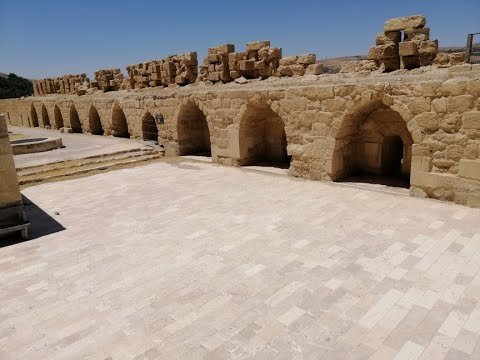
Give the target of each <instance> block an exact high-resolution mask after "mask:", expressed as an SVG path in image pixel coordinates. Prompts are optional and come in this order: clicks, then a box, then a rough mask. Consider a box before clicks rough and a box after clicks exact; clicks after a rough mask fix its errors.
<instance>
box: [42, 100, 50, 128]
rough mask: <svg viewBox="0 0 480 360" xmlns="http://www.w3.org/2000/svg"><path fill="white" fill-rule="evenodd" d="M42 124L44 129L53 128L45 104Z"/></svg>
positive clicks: (43, 105)
mask: <svg viewBox="0 0 480 360" xmlns="http://www.w3.org/2000/svg"><path fill="white" fill-rule="evenodd" d="M42 123H43V127H47V126H48V127H51V124H50V117H49V116H48V111H47V108H46V106H45V104H42Z"/></svg>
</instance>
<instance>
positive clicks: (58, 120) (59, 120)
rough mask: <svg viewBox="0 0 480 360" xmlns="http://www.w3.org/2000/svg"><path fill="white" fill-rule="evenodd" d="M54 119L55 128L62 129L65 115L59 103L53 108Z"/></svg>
mask: <svg viewBox="0 0 480 360" xmlns="http://www.w3.org/2000/svg"><path fill="white" fill-rule="evenodd" d="M53 119H54V121H55V129H61V128H62V127H63V116H62V112H61V111H60V108H59V107H58V105H55V109H54V110H53Z"/></svg>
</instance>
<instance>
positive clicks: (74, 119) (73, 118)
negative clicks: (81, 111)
mask: <svg viewBox="0 0 480 360" xmlns="http://www.w3.org/2000/svg"><path fill="white" fill-rule="evenodd" d="M70 127H71V128H72V131H73V132H74V133H81V132H82V124H81V122H80V118H79V117H78V112H77V109H76V108H75V105H73V104H72V105H71V106H70Z"/></svg>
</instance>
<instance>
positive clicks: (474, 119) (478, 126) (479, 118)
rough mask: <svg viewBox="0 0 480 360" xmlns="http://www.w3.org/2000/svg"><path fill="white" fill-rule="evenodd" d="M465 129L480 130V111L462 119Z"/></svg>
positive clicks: (468, 113) (464, 115) (465, 115)
mask: <svg viewBox="0 0 480 360" xmlns="http://www.w3.org/2000/svg"><path fill="white" fill-rule="evenodd" d="M462 121H463V128H464V129H474V130H480V111H470V112H466V113H464V114H463V117H462Z"/></svg>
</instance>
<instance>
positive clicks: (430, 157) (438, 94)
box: [0, 64, 480, 207]
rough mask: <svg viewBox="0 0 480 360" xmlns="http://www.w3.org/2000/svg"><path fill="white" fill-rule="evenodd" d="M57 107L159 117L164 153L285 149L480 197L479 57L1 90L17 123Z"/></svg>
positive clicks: (90, 124) (43, 122)
mask: <svg viewBox="0 0 480 360" xmlns="http://www.w3.org/2000/svg"><path fill="white" fill-rule="evenodd" d="M56 107H57V108H58V109H59V112H60V115H61V116H62V118H63V123H64V126H65V127H72V126H71V124H70V122H71V118H72V115H71V114H77V115H78V119H79V122H80V123H81V129H82V131H83V132H86V133H89V132H92V133H95V134H100V133H103V134H105V135H110V134H113V135H115V136H130V137H133V138H146V135H145V134H146V131H145V129H149V130H148V133H149V134H150V136H151V134H152V128H153V130H154V131H155V129H156V131H157V132H158V142H159V143H160V144H161V145H163V146H164V147H165V150H166V154H167V155H177V154H188V153H194V152H211V155H212V160H213V162H216V163H220V164H225V165H237V166H238V165H246V164H249V163H253V162H255V161H261V160H265V161H280V160H282V161H289V173H290V175H292V176H297V177H303V178H307V179H316V180H324V181H332V180H333V181H340V180H342V179H344V178H345V177H347V176H349V175H351V174H355V173H358V172H367V173H371V174H387V173H390V172H391V173H395V174H398V176H402V177H404V178H406V179H408V178H409V179H410V184H411V194H412V195H414V196H428V197H432V198H437V199H443V200H448V201H455V202H457V203H460V204H466V205H469V206H478V207H480V172H479V169H480V165H479V161H480V160H479V158H480V156H479V155H480V66H478V65H469V64H464V65H458V66H453V67H451V68H448V69H434V68H430V67H425V68H422V69H416V70H412V71H409V72H405V73H397V74H392V75H390V74H376V73H375V74H374V73H372V74H370V75H358V74H356V75H355V74H354V75H352V74H335V75H325V74H324V75H320V76H315V75H310V76H303V77H294V78H275V79H273V78H272V79H269V80H265V81H253V82H250V83H247V84H235V83H230V84H223V85H213V86H205V85H204V84H196V85H189V86H187V87H183V88H178V89H170V88H165V89H156V88H151V89H142V90H139V91H136V92H126V91H117V92H110V93H105V94H92V95H86V96H82V97H78V96H69V95H66V96H60V95H53V96H45V97H33V98H26V99H15V100H3V101H0V112H5V113H8V115H9V121H10V123H11V124H13V125H21V126H34V125H33V124H34V123H35V121H34V120H33V119H34V118H36V119H37V123H38V124H39V126H49V125H50V126H52V127H55V124H54V121H52V120H51V119H53V118H54V117H55V108H56ZM73 110H74V111H73ZM57 117H58V114H57ZM73 118H74V119H73V120H74V121H77V120H76V117H73ZM205 134H206V135H205ZM150 139H151V138H150ZM395 149H396V150H395ZM287 159H288V160H287Z"/></svg>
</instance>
